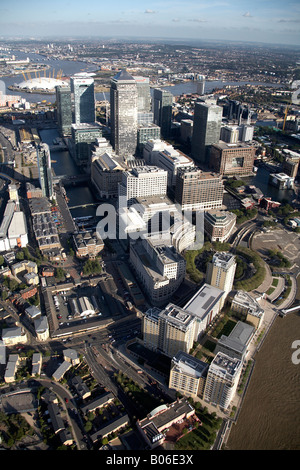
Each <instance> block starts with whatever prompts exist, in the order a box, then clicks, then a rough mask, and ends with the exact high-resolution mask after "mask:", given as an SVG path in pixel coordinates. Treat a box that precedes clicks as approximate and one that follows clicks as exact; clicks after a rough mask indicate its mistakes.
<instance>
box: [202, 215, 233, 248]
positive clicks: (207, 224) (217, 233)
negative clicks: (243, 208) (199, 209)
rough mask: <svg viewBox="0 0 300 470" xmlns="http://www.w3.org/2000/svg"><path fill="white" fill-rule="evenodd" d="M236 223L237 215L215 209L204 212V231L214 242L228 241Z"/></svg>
mask: <svg viewBox="0 0 300 470" xmlns="http://www.w3.org/2000/svg"><path fill="white" fill-rule="evenodd" d="M235 225H236V215H235V214H233V212H229V211H220V210H218V209H213V210H211V211H207V212H205V214H204V231H205V233H206V234H207V235H208V237H209V239H210V241H212V242H221V243H224V242H226V241H227V240H228V239H229V237H230V235H231V234H232V233H233V231H234V229H235Z"/></svg>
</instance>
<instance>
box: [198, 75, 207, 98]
mask: <svg viewBox="0 0 300 470" xmlns="http://www.w3.org/2000/svg"><path fill="white" fill-rule="evenodd" d="M204 90H205V75H198V77H197V94H198V95H201V96H202V95H204Z"/></svg>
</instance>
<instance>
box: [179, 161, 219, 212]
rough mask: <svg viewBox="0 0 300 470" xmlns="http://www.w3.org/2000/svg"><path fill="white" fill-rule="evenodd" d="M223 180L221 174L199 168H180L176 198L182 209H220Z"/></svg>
mask: <svg viewBox="0 0 300 470" xmlns="http://www.w3.org/2000/svg"><path fill="white" fill-rule="evenodd" d="M223 192H224V188H223V182H222V178H221V176H220V175H216V174H214V173H210V172H203V171H202V170H200V169H199V168H193V167H191V168H179V169H178V172H177V176H176V186H175V200H176V202H178V203H179V204H180V205H181V207H182V210H190V211H196V210H203V211H206V210H210V209H220V208H221V207H222V204H223Z"/></svg>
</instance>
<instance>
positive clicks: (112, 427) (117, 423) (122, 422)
mask: <svg viewBox="0 0 300 470" xmlns="http://www.w3.org/2000/svg"><path fill="white" fill-rule="evenodd" d="M128 424H129V416H128V415H127V414H123V415H122V416H120V417H119V418H117V419H115V420H113V421H111V422H109V423H108V424H107V425H106V426H103V427H102V428H100V429H98V431H96V432H95V433H94V434H92V435H91V436H90V437H91V440H92V442H97V441H98V440H100V439H103V438H104V437H106V436H108V435H109V434H111V433H112V432H117V431H120V429H122V428H124V427H125V426H127V425H128Z"/></svg>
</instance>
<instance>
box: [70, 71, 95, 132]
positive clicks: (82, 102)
mask: <svg viewBox="0 0 300 470" xmlns="http://www.w3.org/2000/svg"><path fill="white" fill-rule="evenodd" d="M71 90H72V93H73V94H74V122H75V124H82V123H94V122H95V120H96V116H95V90H94V79H93V78H92V77H91V76H90V75H89V74H76V75H74V76H73V77H71Z"/></svg>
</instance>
